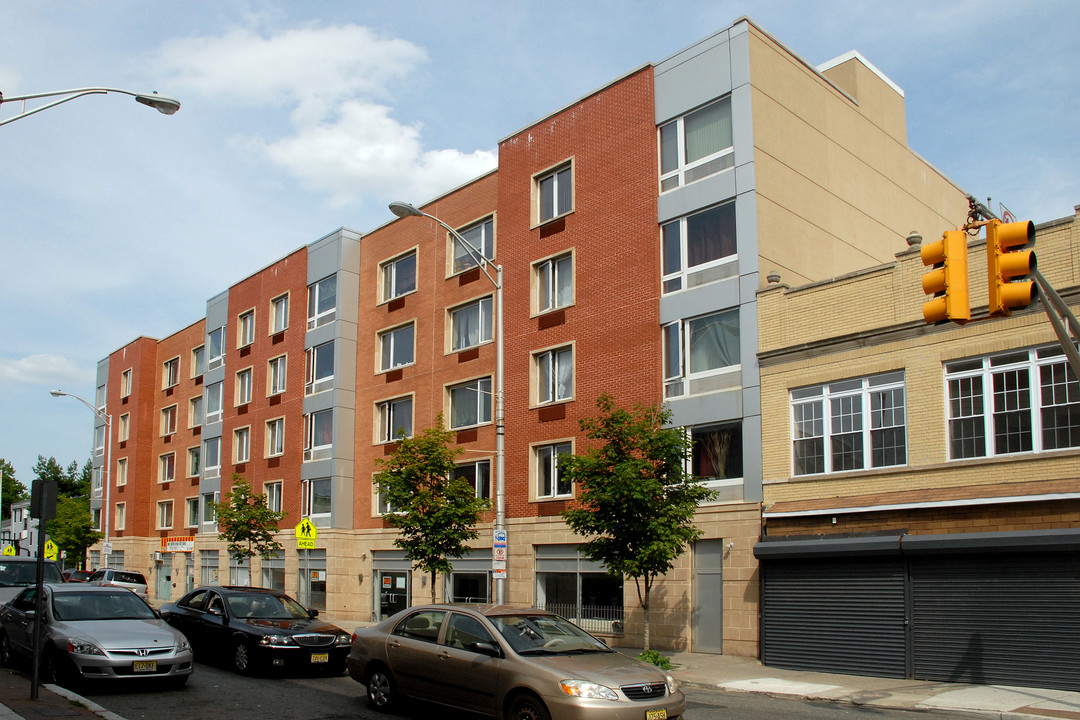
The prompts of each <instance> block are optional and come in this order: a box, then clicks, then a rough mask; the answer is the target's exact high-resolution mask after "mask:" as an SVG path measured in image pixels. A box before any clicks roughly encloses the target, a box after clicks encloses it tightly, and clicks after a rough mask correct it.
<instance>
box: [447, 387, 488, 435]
mask: <svg viewBox="0 0 1080 720" xmlns="http://www.w3.org/2000/svg"><path fill="white" fill-rule="evenodd" d="M449 393H450V429H451V430H457V429H459V428H466V427H472V426H474V425H482V424H484V423H489V422H491V398H492V394H491V378H481V379H479V380H471V381H469V382H466V383H461V384H460V385H453V386H451V387H450V390H449Z"/></svg>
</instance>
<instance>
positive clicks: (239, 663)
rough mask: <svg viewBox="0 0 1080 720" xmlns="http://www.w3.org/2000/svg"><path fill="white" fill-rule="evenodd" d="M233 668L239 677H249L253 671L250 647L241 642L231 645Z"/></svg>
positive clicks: (253, 661)
mask: <svg viewBox="0 0 1080 720" xmlns="http://www.w3.org/2000/svg"><path fill="white" fill-rule="evenodd" d="M233 667H234V668H236V672H238V673H240V674H241V675H250V674H251V673H252V671H253V670H254V669H255V658H253V657H252V655H251V646H249V645H248V644H247V643H246V642H244V641H243V640H237V641H236V643H235V644H233Z"/></svg>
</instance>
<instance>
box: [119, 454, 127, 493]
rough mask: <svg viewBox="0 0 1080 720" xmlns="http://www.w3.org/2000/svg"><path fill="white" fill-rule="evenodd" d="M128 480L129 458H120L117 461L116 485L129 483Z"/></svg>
mask: <svg viewBox="0 0 1080 720" xmlns="http://www.w3.org/2000/svg"><path fill="white" fill-rule="evenodd" d="M127 480H128V459H127V458H120V459H119V460H117V461H116V486H117V487H120V486H122V485H127Z"/></svg>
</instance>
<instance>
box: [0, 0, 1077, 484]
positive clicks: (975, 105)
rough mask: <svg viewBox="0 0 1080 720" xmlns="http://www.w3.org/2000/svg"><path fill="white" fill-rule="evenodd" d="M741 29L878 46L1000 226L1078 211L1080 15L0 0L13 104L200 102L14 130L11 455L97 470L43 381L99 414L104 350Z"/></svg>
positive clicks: (5, 135) (911, 123) (3, 261)
mask: <svg viewBox="0 0 1080 720" xmlns="http://www.w3.org/2000/svg"><path fill="white" fill-rule="evenodd" d="M743 16H749V17H750V18H751V19H753V20H754V21H755V22H756V23H757V24H758V25H759V26H761V27H762V28H763V29H764V30H765V31H767V32H768V33H770V34H771V35H772V36H773V37H775V38H776V39H777V40H779V41H780V42H781V43H783V44H784V45H785V46H786V47H787V48H788V49H790V50H791V51H792V52H794V53H795V54H796V55H798V56H800V57H801V58H803V59H804V60H805V61H806V62H808V63H809V64H811V65H814V66H817V65H820V64H822V63H824V62H826V61H828V60H831V59H832V58H835V57H837V56H839V55H842V54H844V53H846V52H849V51H851V50H857V51H858V52H859V53H861V54H862V55H863V56H864V57H865V58H867V59H868V60H869V61H870V62H871V63H873V64H874V65H875V66H876V67H877V68H878V69H879V70H880V71H881V72H883V73H884V74H885V75H887V76H888V77H889V78H890V79H891V80H892V81H893V82H894V83H896V84H897V85H898V86H899V87H900V88H902V89H903V91H904V94H905V103H906V110H907V125H908V145H909V147H911V149H912V150H914V151H915V152H917V153H918V154H919V155H921V156H922V157H923V158H925V159H926V160H927V161H928V162H930V163H931V164H932V165H933V166H934V167H936V168H937V169H938V170H939V171H941V172H942V173H944V174H945V175H946V176H947V177H949V178H950V179H951V180H952V181H953V182H955V183H956V184H957V185H959V186H960V187H962V188H963V189H964V190H966V191H967V192H969V193H971V194H972V195H974V196H976V197H977V198H979V199H980V200H981V201H983V202H986V199H987V198H991V199H992V200H991V202H990V205H989V206H990V207H991V208H992V209H993V210H995V211H998V209H999V203H1004V204H1005V205H1006V206H1007V207H1008V208H1009V210H1010V211H1012V213H1013V214H1014V215H1015V216H1016V217H1017V218H1019V219H1030V220H1033V221H1035V222H1036V223H1038V222H1043V221H1047V220H1052V219H1057V218H1062V217H1066V216H1070V215H1072V214H1073V212H1074V209H1073V208H1074V206H1075V205H1077V204H1080V130H1078V128H1080V43H1078V42H1077V41H1076V34H1075V33H1076V28H1077V27H1080V3H1078V2H1075V0H1045V1H1041V2H1040V1H1039V0H1027V1H1026V2H1016V1H1015V0H978V1H976V0H956V1H953V0H929V1H928V0H906V1H905V2H894V1H890V2H884V1H879V0H850V1H849V0H757V1H756V2H733V1H729V0H686V1H681V0H668V2H664V3H659V2H655V1H654V2H641V1H639V0H621V1H616V0H546V1H545V2H535V1H532V0H497V1H494V0H458V1H457V2H454V1H452V0H430V1H427V0H424V1H416V2H412V1H410V0H393V1H392V2H391V1H389V0H305V2H298V1H296V0H277V1H269V0H268V1H265V2H260V1H256V0H247V1H242V0H183V1H176V0H154V1H153V2H147V1H146V0H3V2H2V3H0V48H2V50H0V92H3V93H4V95H6V96H7V97H12V96H17V95H28V94H33V93H42V92H52V91H58V90H66V89H70V88H82V87H111V88H120V89H125V90H131V91H136V92H151V91H156V92H159V93H161V94H163V95H168V96H171V97H175V98H177V99H178V100H180V102H181V103H182V107H181V109H180V111H179V112H177V113H176V114H175V115H172V116H166V115H162V114H159V113H157V112H155V111H154V110H152V109H150V108H147V107H143V106H142V105H139V104H137V103H135V102H134V101H133V99H132V98H131V97H129V96H126V95H121V94H116V93H111V94H108V95H94V96H88V97H83V98H79V99H76V100H72V101H70V102H68V103H65V104H63V105H60V106H57V107H54V108H50V109H48V110H44V111H42V112H40V113H38V114H35V115H31V116H28V117H25V118H21V119H19V120H17V121H15V122H12V123H9V124H7V125H4V126H0V162H2V170H0V458H3V459H6V460H8V461H9V462H11V463H12V465H13V466H14V468H15V472H16V477H17V478H18V479H19V480H20V481H22V483H23V484H24V485H26V486H29V485H30V482H31V481H32V480H33V478H34V474H33V467H34V464H35V463H36V461H37V458H38V456H39V455H43V456H45V457H55V458H56V459H57V460H58V461H59V462H60V463H61V464H62V465H64V466H66V465H68V464H69V463H71V462H72V461H77V462H79V463H80V464H82V463H84V462H86V461H87V460H88V459H89V458H90V454H91V445H92V441H93V422H94V418H93V415H92V413H91V412H90V410H89V409H87V408H86V407H84V406H83V405H82V404H81V403H79V402H78V401H76V400H74V399H72V398H63V397H62V398H53V397H52V396H50V395H49V390H50V389H53V388H58V389H62V390H64V391H65V392H69V393H73V394H75V395H78V396H81V397H83V398H85V399H87V400H89V401H90V402H93V400H94V394H95V377H96V367H97V363H98V361H99V360H101V359H103V358H105V357H107V356H108V354H109V353H111V352H112V351H113V350H116V349H117V348H119V347H121V346H123V345H125V344H127V343H128V342H130V341H132V340H134V339H135V338H137V337H139V336H144V335H145V336H150V337H155V338H162V337H166V336H168V335H171V334H172V333H174V332H176V331H178V330H181V329H182V328H184V327H186V326H188V325H190V324H191V323H193V322H195V321H197V320H199V319H200V318H201V317H203V316H204V314H205V310H206V301H207V300H208V299H209V298H211V297H213V296H215V295H217V294H218V293H220V292H222V291H224V290H226V289H227V288H228V287H229V286H230V285H232V284H234V283H236V282H237V281H239V280H241V279H243V278H245V277H247V276H249V275H251V274H253V273H255V272H257V271H258V270H260V269H262V268H263V267H266V266H267V265H269V264H271V263H272V262H274V261H276V260H278V259H280V258H281V257H283V256H285V255H287V254H289V253H291V252H293V251H295V250H297V249H299V248H301V247H303V246H305V245H307V244H309V243H311V242H314V241H315V240H318V239H319V238H321V237H323V236H325V235H327V234H329V233H331V232H333V231H335V230H336V229H338V228H340V227H347V228H351V229H354V230H357V231H360V232H362V233H366V232H369V231H371V230H373V229H374V228H376V227H378V226H380V225H382V224H384V223H386V222H388V221H390V220H392V219H393V218H392V216H391V215H390V212H389V211H388V210H387V203H389V202H390V201H392V200H405V201H407V202H412V203H414V204H417V205H420V204H422V203H424V202H425V201H427V200H429V199H431V198H433V197H435V196H437V195H439V194H441V193H443V192H445V191H447V190H449V189H451V188H453V187H456V186H457V185H460V184H462V183H464V182H467V181H468V180H471V179H473V178H475V177H477V176H478V175H481V174H483V173H485V172H487V171H488V170H490V169H492V168H494V167H495V165H496V151H497V146H498V142H499V140H501V139H503V138H505V137H507V136H509V135H511V134H513V133H515V132H517V131H518V130H520V129H522V128H523V127H525V126H526V125H529V124H530V123H532V122H534V121H536V120H539V119H540V118H542V117H544V116H546V115H548V114H550V113H552V112H554V111H556V110H559V109H560V108H562V107H564V106H566V105H568V104H570V103H572V102H574V101H575V100H577V99H578V98H581V97H582V96H584V95H586V94H588V93H589V92H591V91H593V90H595V89H597V88H600V87H602V86H604V85H606V84H607V83H609V82H611V81H612V80H615V79H616V78H618V77H621V76H622V75H624V74H626V73H627V72H629V71H631V70H634V69H636V68H639V67H641V66H642V65H645V64H648V63H655V62H659V61H661V60H663V59H665V58H666V57H668V56H670V55H672V54H674V53H676V52H678V51H680V50H682V49H684V48H685V47H687V46H689V45H691V44H693V43H695V42H697V41H698V40H701V39H703V38H705V37H707V36H708V35H710V34H712V33H714V32H716V31H719V30H722V29H724V28H726V27H728V26H729V25H730V24H731V23H732V22H734V21H735V20H737V19H739V18H740V17H743ZM35 102H36V103H37V104H40V103H41V102H43V101H35ZM35 106H36V105H35V103H28V105H27V107H28V109H30V108H33V107H35ZM19 109H20V108H19V104H18V103H15V102H11V103H4V104H2V105H0V119H6V118H8V117H11V116H13V115H15V114H17V113H18V111H19ZM912 229H917V228H912ZM1037 249H1038V243H1037V241H1036V251H1037Z"/></svg>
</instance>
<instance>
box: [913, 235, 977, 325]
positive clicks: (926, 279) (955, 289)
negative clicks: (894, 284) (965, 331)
mask: <svg viewBox="0 0 1080 720" xmlns="http://www.w3.org/2000/svg"><path fill="white" fill-rule="evenodd" d="M967 250H968V247H967V234H966V233H965V232H964V231H963V230H948V231H946V232H945V234H944V235H942V236H941V239H940V240H938V241H937V242H932V243H930V244H929V245H924V246H923V248H922V251H921V252H920V255H921V256H922V261H923V265H933V266H934V269H933V270H931V271H930V272H928V273H926V274H925V275H923V278H922V287H923V292H924V293H926V294H927V295H933V296H934V297H933V299H931V300H928V301H927V302H925V303H923V318H925V319H926V322H928V323H938V322H943V321H945V320H952V321H953V322H960V323H964V322H967V321H968V320H970V319H971V304H970V303H969V302H968V264H967Z"/></svg>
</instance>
